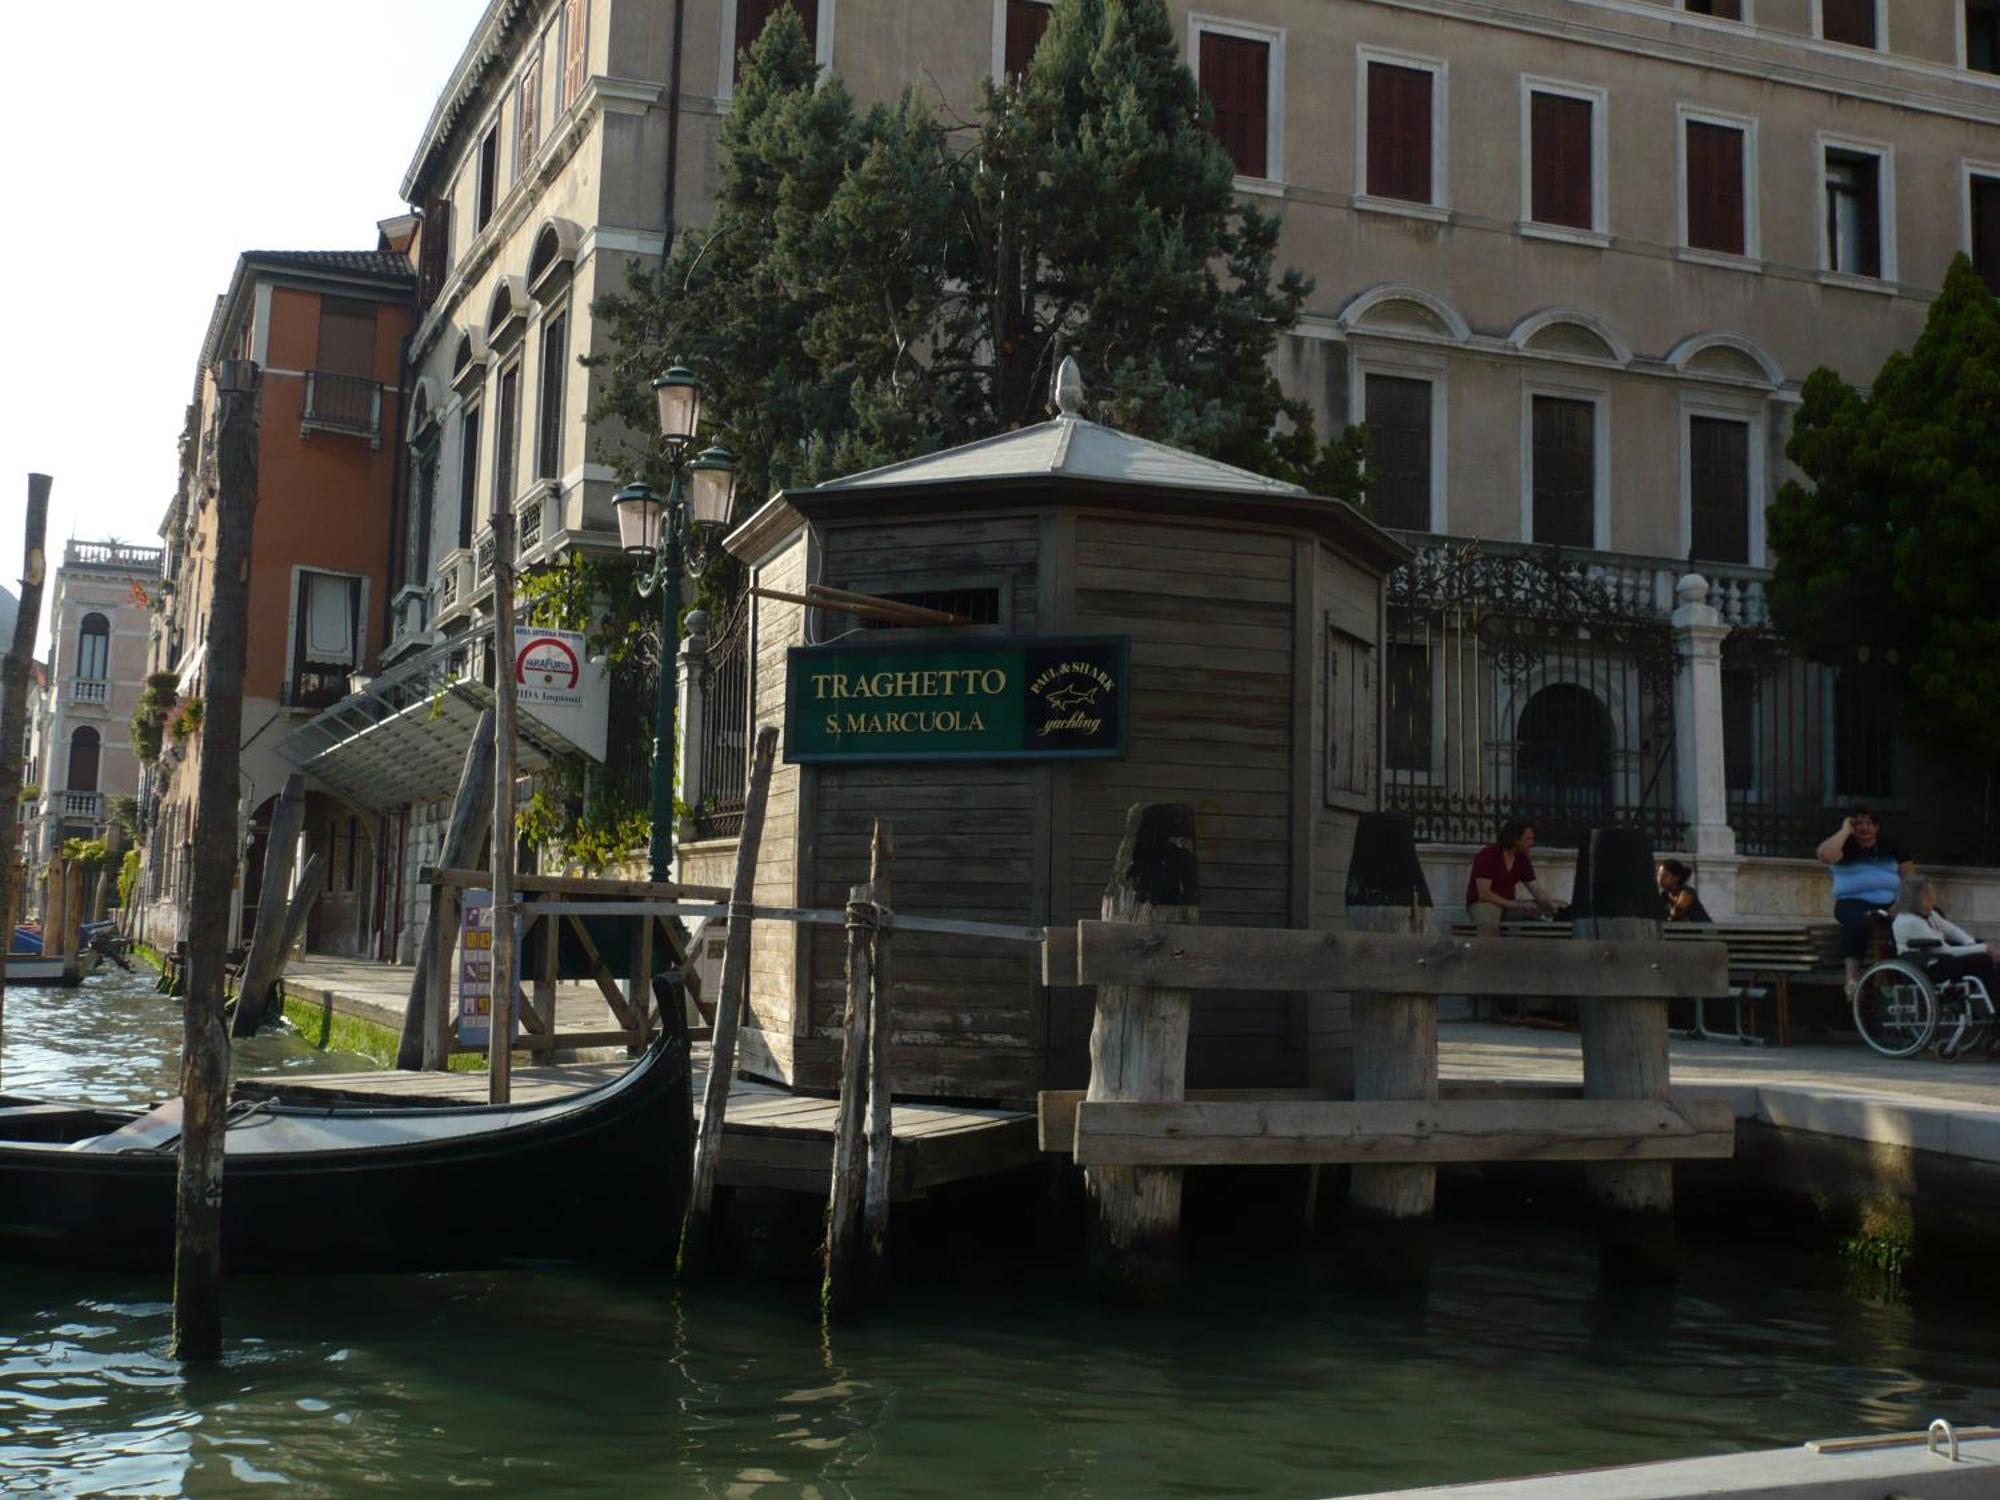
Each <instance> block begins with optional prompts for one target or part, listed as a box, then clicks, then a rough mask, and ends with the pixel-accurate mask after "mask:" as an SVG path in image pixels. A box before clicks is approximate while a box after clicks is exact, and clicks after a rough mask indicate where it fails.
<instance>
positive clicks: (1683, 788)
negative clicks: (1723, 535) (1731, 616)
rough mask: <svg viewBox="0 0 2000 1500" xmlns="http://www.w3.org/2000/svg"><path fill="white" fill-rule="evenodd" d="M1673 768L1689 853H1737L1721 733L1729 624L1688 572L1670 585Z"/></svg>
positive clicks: (1700, 579)
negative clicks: (1675, 660)
mask: <svg viewBox="0 0 2000 1500" xmlns="http://www.w3.org/2000/svg"><path fill="white" fill-rule="evenodd" d="M1674 594H1675V596H1676V597H1677V598H1678V600H1679V604H1678V605H1677V607H1676V608H1675V610H1674V615H1673V627H1674V650H1675V653H1676V654H1677V655H1678V656H1679V658H1680V665H1679V669H1678V675H1677V677H1676V679H1675V683H1674V772H1675V776H1676V778H1677V782H1678V788H1679V794H1680V805H1681V813H1682V816H1683V818H1684V820H1685V821H1686V823H1687V825H1688V835H1689V837H1688V852H1689V853H1690V854H1693V855H1696V856H1697V857H1709V856H1717V857H1720V858H1723V859H1727V858H1729V857H1730V856H1732V855H1734V854H1735V853H1736V834H1735V832H1734V831H1733V830H1732V829H1731V828H1730V826H1729V782H1728V777H1727V775H1726V773H1725V763H1724V760H1723V737H1722V641H1723V637H1725V636H1727V635H1728V634H1729V627H1728V626H1727V625H1725V624H1723V623H1722V613H1721V611H1720V610H1717V609H1715V608H1714V607H1713V606H1712V605H1710V604H1709V602H1708V580H1707V579H1706V578H1703V577H1702V576H1701V575H1700V574H1699V573H1689V574H1688V575H1687V576H1686V577H1684V578H1682V579H1681V581H1680V583H1679V585H1678V586H1677V587H1676V588H1675V589H1674Z"/></svg>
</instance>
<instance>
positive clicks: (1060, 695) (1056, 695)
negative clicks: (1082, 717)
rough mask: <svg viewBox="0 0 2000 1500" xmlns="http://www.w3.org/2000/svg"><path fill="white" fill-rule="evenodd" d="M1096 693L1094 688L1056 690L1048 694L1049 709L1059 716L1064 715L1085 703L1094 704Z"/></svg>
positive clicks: (1079, 687)
mask: <svg viewBox="0 0 2000 1500" xmlns="http://www.w3.org/2000/svg"><path fill="white" fill-rule="evenodd" d="M1097 691H1098V690H1097V689H1096V688H1094V687H1081V686H1078V687H1066V688H1058V689H1057V690H1056V691H1055V692H1053V693H1050V694H1049V707H1050V708H1052V709H1054V710H1055V711H1056V712H1057V713H1059V714H1066V713H1068V712H1069V711H1070V710H1071V709H1073V708H1081V707H1082V706H1083V705H1084V704H1086V703H1095V702H1096V701H1097Z"/></svg>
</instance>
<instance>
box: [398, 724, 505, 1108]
mask: <svg viewBox="0 0 2000 1500" xmlns="http://www.w3.org/2000/svg"><path fill="white" fill-rule="evenodd" d="M492 782H493V710H492V709H490V708H489V709H487V710H486V712H484V713H482V714H481V715H480V716H479V723H478V724H477V725H475V726H474V728H473V731H472V742H471V743H470V744H468V745H467V746H466V747H465V765H464V768H463V769H461V770H460V772H459V773H458V795H457V796H456V797H455V798H453V799H452V804H451V822H450V823H449V824H447V825H446V827H445V834H444V847H443V848H442V849H440V850H439V851H438V860H437V862H438V868H439V869H443V870H463V869H464V868H465V867H466V866H467V865H469V864H471V863H472V862H473V860H474V859H476V858H477V857H478V855H479V846H480V845H481V844H482V843H484V842H485V840H486V828H487V824H488V823H489V821H490V820H491V819H492V816H493V798H492V795H491V788H492ZM452 895H453V896H455V895H456V892H453V893H452ZM448 904H449V899H448V897H447V895H446V890H445V888H444V887H443V886H432V887H431V900H430V916H429V918H428V920H426V922H425V923H424V930H423V934H422V936H421V937H419V938H418V940H417V954H418V959H417V966H416V970H417V971H416V973H415V974H413V975H411V977H410V998H409V1001H408V1003H407V1004H405V1005H404V1007H403V1035H402V1039H401V1040H400V1041H399V1042H398V1044H397V1046H396V1066H397V1067H399V1068H402V1069H405V1070H406V1071H414V1070H416V1069H418V1068H426V1069H429V1070H431V1071H433V1072H436V1071H438V1070H440V1069H442V1068H443V1067H444V1065H445V1056H444V1053H443V1052H442V1051H440V1052H438V1054H437V1056H436V1057H435V1059H433V1058H432V1057H431V1056H430V1055H429V1052H430V1050H431V1049H430V1048H429V1047H428V1046H427V1038H429V1037H430V1036H431V1035H433V1034H434V1033H435V1032H436V1031H437V1030H438V1028H437V1027H436V1026H435V1025H427V1024H426V1023H427V1022H431V1021H433V1020H434V1018H433V1017H432V1016H431V1014H430V1013H431V1010H432V1008H433V1007H435V1008H436V1010H437V1011H438V1012H440V1013H441V1015H442V1016H443V1018H444V1026H445V1028H447V1029H448V1028H449V1026H450V1014H451V986H450V983H449V977H448V976H449V970H450V967H451V960H450V958H449V957H447V958H446V959H445V960H444V967H445V969H446V971H447V981H446V982H445V983H443V984H441V985H433V984H432V983H431V980H432V977H433V971H434V970H436V968H437V967H438V966H437V963H436V962H435V961H434V957H435V951H436V947H437V944H438V942H439V941H440V935H441V934H442V933H444V932H445V931H447V930H448V931H449V932H450V933H451V936H452V942H454V943H455V942H456V941H457V937H458V916H457V914H456V912H449V913H447V912H446V911H445V909H444V908H445V907H446V906H447V905H448ZM447 917H448V918H449V920H446V918H447ZM448 947H449V945H447V948H448Z"/></svg>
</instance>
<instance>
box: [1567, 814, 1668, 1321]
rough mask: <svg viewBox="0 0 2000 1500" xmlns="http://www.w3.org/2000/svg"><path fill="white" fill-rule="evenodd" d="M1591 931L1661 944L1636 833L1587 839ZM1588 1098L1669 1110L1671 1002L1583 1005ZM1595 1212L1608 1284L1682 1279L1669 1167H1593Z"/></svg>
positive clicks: (1644, 844)
mask: <svg viewBox="0 0 2000 1500" xmlns="http://www.w3.org/2000/svg"><path fill="white" fill-rule="evenodd" d="M1589 898H1590V913H1591V916H1590V927H1591V930H1592V934H1593V935H1594V937H1595V938H1596V939H1597V940H1599V941H1604V940H1607V939H1608V940H1610V941H1614V942H1616V941H1630V940H1633V939H1654V940H1657V939H1658V938H1659V937H1660V936H1661V928H1662V926H1663V923H1662V921H1661V918H1660V894H1659V886H1658V884H1657V878H1656V876H1655V874H1654V867H1653V851H1652V846H1651V845H1650V844H1649V842H1648V841H1647V839H1646V836H1645V835H1644V834H1643V833H1641V832H1640V831H1639V830H1637V829H1633V828H1600V829H1598V830H1597V831H1596V832H1594V833H1593V834H1592V835H1591V839H1590V886H1589ZM1581 1010H1582V1029H1583V1093H1584V1097H1585V1098H1586V1099H1644V1100H1651V1101H1655V1102H1661V1103H1663V1102H1665V1101H1666V1099H1667V1094H1668V1078H1667V1003H1666V1001H1664V1000H1641V999H1631V998H1624V997H1609V996H1607V997H1604V998H1601V999H1593V1000H1586V1001H1584V1002H1583V1004H1582V1006H1581ZM1584 1172H1585V1178H1586V1181H1587V1183H1588V1185H1589V1190H1590V1195H1591V1197H1592V1199H1593V1200H1594V1202H1595V1204H1596V1210H1597V1220H1598V1235H1599V1255H1600V1265H1601V1267H1602V1270H1603V1273H1604V1275H1605V1276H1606V1277H1607V1278H1610V1279H1614V1280H1630V1281H1642V1282H1661V1281H1671V1280H1673V1279H1674V1278H1675V1277H1676V1276H1678V1275H1679V1273H1680V1241H1679V1236H1678V1233H1677V1232H1676V1230H1675V1227H1674V1175H1673V1164H1672V1163H1671V1162H1666V1161H1642V1162H1593V1163H1591V1164H1590V1165H1588V1166H1587V1167H1585V1169H1584Z"/></svg>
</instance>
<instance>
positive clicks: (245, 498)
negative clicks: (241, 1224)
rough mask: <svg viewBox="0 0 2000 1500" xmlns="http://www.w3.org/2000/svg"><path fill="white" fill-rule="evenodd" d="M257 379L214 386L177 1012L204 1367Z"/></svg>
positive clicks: (185, 1170) (213, 1328) (190, 1307)
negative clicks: (212, 467) (209, 570)
mask: <svg viewBox="0 0 2000 1500" xmlns="http://www.w3.org/2000/svg"><path fill="white" fill-rule="evenodd" d="M260 374H261V372H260V371H259V370H258V368H257V366H256V364H255V363H254V362H252V361H250V360H245V359H231V360H224V361H223V362H222V365H221V368H220V369H219V370H218V372H217V376H216V389H217V391H218V393H219V402H220V410H219V412H218V416H217V424H218V428H219V440H218V445H217V446H218V454H219V456H218V485H217V491H216V497H215V564H214V572H213V575H212V577H213V589H212V592H211V594H210V598H209V607H208V631H207V638H208V657H207V672H208V687H207V697H206V699H205V702H204V705H203V713H202V721H201V736H200V756H201V762H200V770H199V775H198V778H197V781H196V790H195V818H194V870H193V890H192V891H191V893H190V896H189V902H188V964H187V967H188V977H187V1001H186V1004H185V1005H184V1006H183V1007H182V1017H183V1023H182V1024H183V1037H184V1040H183V1042H182V1048H181V1139H180V1172H179V1178H178V1182H177V1186H176V1191H175V1203H174V1317H173V1353H174V1355H175V1357H177V1358H179V1359H184V1360H211V1359H215V1358H217V1357H219V1356H220V1355H221V1353H222V1142H223V1131H224V1128H225V1124H226V1119H225V1114H226V1110H227V1107H228V1103H229V1033H228V1028H227V1027H226V1026H225V1025H224V1024H223V1016H222V981H223V973H222V968H223V960H224V957H225V955H226V951H227V946H228V940H229V902H230V892H231V889H232V888H233V886H234V885H235V881H236V849H237V843H236V834H237V819H236V802H237V798H238V796H239V795H240V792H239V775H240V771H241V765H242V743H243V657H244V649H245V643H246V637H247V633H248V631H247V627H248V618H249V599H250V543H251V535H252V528H253V525H254V523H255V520H256V504H257V441H258V432H257V426H258V424H257V388H258V383H259V379H260Z"/></svg>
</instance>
